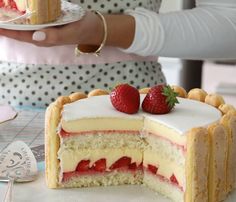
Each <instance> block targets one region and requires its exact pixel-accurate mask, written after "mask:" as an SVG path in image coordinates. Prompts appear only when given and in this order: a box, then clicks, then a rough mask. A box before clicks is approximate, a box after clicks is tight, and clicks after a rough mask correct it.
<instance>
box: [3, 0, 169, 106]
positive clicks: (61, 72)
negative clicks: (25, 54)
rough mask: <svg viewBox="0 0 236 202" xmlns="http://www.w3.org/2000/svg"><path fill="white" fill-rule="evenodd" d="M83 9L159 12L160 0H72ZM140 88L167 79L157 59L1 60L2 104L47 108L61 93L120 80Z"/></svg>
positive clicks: (102, 85) (107, 86) (105, 84)
mask: <svg viewBox="0 0 236 202" xmlns="http://www.w3.org/2000/svg"><path fill="white" fill-rule="evenodd" d="M71 2H73V3H79V4H80V5H81V6H82V7H83V8H84V9H89V10H90V9H92V10H100V11H102V12H106V13H122V12H124V10H126V9H129V8H130V9H132V8H135V7H137V6H142V7H145V8H148V9H150V10H154V11H158V10H159V7H160V0H71ZM124 82H126V83H130V84H131V85H133V86H135V87H137V88H143V87H148V86H153V85H155V84H157V83H163V82H165V77H164V75H163V73H162V71H161V66H160V64H159V63H158V62H153V61H126V62H116V63H105V64H89V65H81V64H78V65H74V64H73V65H47V64H43V65H38V64H37V65H36V64H23V63H9V62H5V61H0V103H9V104H11V105H13V106H20V107H37V108H45V107H47V106H48V105H49V104H50V103H51V102H53V101H55V99H56V98H57V97H58V96H61V95H69V94H70V93H73V92H78V91H83V92H86V93H88V92H89V91H90V90H92V89H94V88H102V89H110V88H112V87H114V86H115V85H116V84H118V83H124Z"/></svg>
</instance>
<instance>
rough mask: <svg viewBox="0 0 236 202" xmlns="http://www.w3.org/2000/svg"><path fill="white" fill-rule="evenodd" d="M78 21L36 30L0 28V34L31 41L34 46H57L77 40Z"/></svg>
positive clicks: (74, 42) (73, 42)
mask: <svg viewBox="0 0 236 202" xmlns="http://www.w3.org/2000/svg"><path fill="white" fill-rule="evenodd" d="M78 24H79V23H78V22H74V23H70V24H67V25H64V26H60V27H51V28H45V29H41V30H36V31H15V30H7V29H0V35H2V36H6V37H9V38H12V39H15V40H19V41H23V42H27V43H32V44H34V45H36V46H46V47H48V46H58V45H66V44H76V43H77V42H78V38H79V36H78V33H77V30H78V29H77V28H78V27H79V26H78Z"/></svg>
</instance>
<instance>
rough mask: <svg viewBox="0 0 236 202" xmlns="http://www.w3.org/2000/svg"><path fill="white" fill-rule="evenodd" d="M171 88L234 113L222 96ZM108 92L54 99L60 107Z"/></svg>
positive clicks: (226, 111) (185, 96) (76, 94)
mask: <svg viewBox="0 0 236 202" xmlns="http://www.w3.org/2000/svg"><path fill="white" fill-rule="evenodd" d="M171 87H172V89H173V90H174V91H175V92H176V93H178V96H179V97H182V98H188V99H192V100H197V101H200V102H205V103H206V104H209V105H212V106H214V107H216V108H218V109H219V110H220V111H221V112H222V114H231V115H236V109H235V107H234V106H233V105H230V104H226V103H225V101H224V98H223V97H222V96H221V95H218V94H214V93H212V94H207V92H206V91H204V90H203V89H200V88H194V89H192V90H190V91H189V92H188V93H187V92H186V90H185V89H184V88H182V87H180V86H176V85H175V86H171ZM149 90H150V88H142V89H140V90H139V92H140V94H147V93H148V91H149ZM108 94H109V92H108V91H106V90H102V89H94V90H92V91H90V92H89V94H88V95H86V94H85V93H83V92H76V93H72V94H71V95H69V96H61V97H59V98H58V99H57V100H56V104H57V106H58V107H62V106H63V105H64V104H67V103H71V102H75V101H77V100H79V99H83V98H87V97H91V96H99V95H108Z"/></svg>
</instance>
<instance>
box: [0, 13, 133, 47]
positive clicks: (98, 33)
mask: <svg viewBox="0 0 236 202" xmlns="http://www.w3.org/2000/svg"><path fill="white" fill-rule="evenodd" d="M104 17H105V19H106V22H107V28H108V36H107V41H106V44H107V45H112V46H116V47H120V48H128V47H129V46H130V45H131V43H132V41H133V39H134V33H135V19H134V17H133V16H131V15H104ZM0 35H2V36H6V37H9V38H13V39H16V40H20V41H24V42H28V43H33V44H35V45H37V46H46V47H50V46H58V45H66V44H81V45H100V44H101V42H102V40H103V36H104V29H103V24H102V20H101V18H100V17H99V16H98V15H96V14H95V13H93V12H86V15H85V16H84V17H83V18H82V19H81V20H79V21H77V22H73V23H70V24H68V25H64V26H61V27H53V28H47V29H43V30H39V31H37V32H34V31H13V30H6V29H0Z"/></svg>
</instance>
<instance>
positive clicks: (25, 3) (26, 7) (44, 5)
mask: <svg viewBox="0 0 236 202" xmlns="http://www.w3.org/2000/svg"><path fill="white" fill-rule="evenodd" d="M0 8H2V9H4V12H8V13H9V15H14V13H18V14H24V13H26V12H27V11H30V12H32V15H31V16H30V17H29V19H27V23H29V24H44V23H48V22H52V21H55V20H56V19H57V18H58V17H59V16H60V15H61V1H60V0H0Z"/></svg>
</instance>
